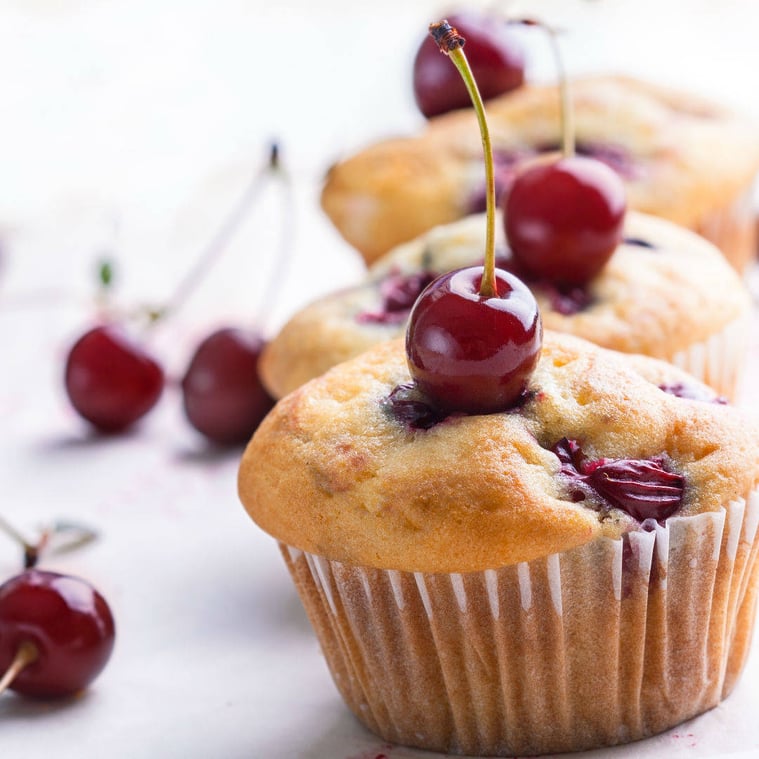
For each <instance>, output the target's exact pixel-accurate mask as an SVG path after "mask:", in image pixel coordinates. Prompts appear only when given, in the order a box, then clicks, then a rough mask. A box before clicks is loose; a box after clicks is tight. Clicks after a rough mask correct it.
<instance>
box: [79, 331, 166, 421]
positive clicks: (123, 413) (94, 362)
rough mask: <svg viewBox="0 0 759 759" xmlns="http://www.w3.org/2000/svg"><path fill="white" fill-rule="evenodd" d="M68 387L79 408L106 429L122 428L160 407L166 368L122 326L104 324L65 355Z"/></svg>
mask: <svg viewBox="0 0 759 759" xmlns="http://www.w3.org/2000/svg"><path fill="white" fill-rule="evenodd" d="M64 381H65V387H66V393H67V394H68V397H69V400H70V401H71V404H72V405H73V407H74V409H76V411H77V412H78V413H79V415H80V416H82V417H83V418H84V419H86V420H87V421H88V422H89V423H90V424H92V425H93V426H94V427H96V428H97V429H98V430H100V431H101V432H120V431H122V430H124V429H126V428H127V427H129V426H131V425H132V424H134V423H135V422H136V421H137V420H138V419H140V418H142V417H143V416H144V415H145V414H147V413H148V411H150V409H152V408H153V406H155V404H156V403H157V402H158V399H159V398H160V397H161V393H162V392H163V386H164V376H163V370H162V369H161V367H160V366H159V365H158V363H157V362H156V361H155V360H154V359H153V358H152V357H151V356H150V355H148V353H147V352H146V351H145V350H144V349H143V348H142V347H141V346H140V345H138V344H137V343H136V342H134V341H133V340H132V339H131V338H129V337H128V336H127V335H126V334H125V333H124V332H123V331H122V330H121V329H119V328H118V327H117V326H112V325H101V326H98V327H95V328H94V329H91V330H90V331H89V332H87V333H85V334H84V335H82V337H80V338H79V340H77V342H76V343H75V344H74V346H73V347H72V348H71V350H70V351H69V354H68V357H67V359H66V371H65V378H64Z"/></svg>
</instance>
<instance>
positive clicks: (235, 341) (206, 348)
mask: <svg viewBox="0 0 759 759" xmlns="http://www.w3.org/2000/svg"><path fill="white" fill-rule="evenodd" d="M263 347H264V340H263V338H262V337H261V336H260V335H257V334H256V333H254V332H246V331H244V330H241V329H233V328H225V329H220V330H218V331H216V332H214V333H212V334H211V335H209V336H208V337H207V338H206V339H205V340H203V342H201V343H200V345H199V346H198V348H197V350H196V351H195V354H194V355H193V357H192V360H191V361H190V365H189V367H188V369H187V372H186V373H185V375H184V378H183V379H182V397H183V401H184V410H185V414H186V415H187V419H188V420H189V422H190V424H192V426H193V427H195V429H196V430H198V432H200V433H202V434H203V435H205V436H206V437H207V438H208V439H209V440H211V441H212V442H214V443H218V444H220V445H234V444H238V443H244V442H246V441H247V440H248V439H249V438H250V436H251V435H252V434H253V432H254V430H255V429H256V427H258V425H259V424H260V423H261V420H262V419H263V418H264V416H266V414H267V413H268V411H269V409H271V407H272V406H273V405H274V400H273V399H272V398H271V396H270V395H269V394H268V393H267V392H266V390H264V387H263V385H262V384H261V380H260V378H259V376H258V359H259V357H260V355H261V351H262V350H263Z"/></svg>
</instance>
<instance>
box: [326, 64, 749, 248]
mask: <svg viewBox="0 0 759 759" xmlns="http://www.w3.org/2000/svg"><path fill="white" fill-rule="evenodd" d="M572 100H573V113H574V122H575V130H576V136H577V142H578V146H579V147H580V148H582V147H583V146H587V147H588V148H589V149H591V150H593V149H598V150H601V151H602V152H603V151H606V152H607V158H611V165H613V166H614V165H616V164H619V165H618V168H619V170H620V173H621V176H622V177H623V179H624V181H625V184H626V186H627V191H628V196H629V202H630V206H631V207H632V208H635V209H637V210H639V211H643V212H646V213H651V214H654V215H656V216H661V217H663V218H666V219H669V220H670V221H673V222H675V223H678V224H682V225H683V226H686V227H694V228H695V227H696V226H698V224H699V222H700V220H701V219H702V218H704V216H705V215H706V214H708V213H709V212H710V211H711V210H713V209H714V208H722V207H723V206H724V205H725V203H726V202H727V200H729V199H734V198H736V197H737V196H738V195H739V194H741V193H742V192H744V191H745V190H746V189H747V188H748V187H749V186H750V183H751V181H752V179H753V177H754V175H755V174H756V171H757V169H758V168H759V139H758V138H757V130H756V126H755V125H754V124H753V123H751V121H749V120H748V119H746V118H744V117H742V116H741V115H739V114H736V113H734V112H732V111H731V110H729V109H727V108H724V107H721V106H719V105H717V104H715V103H712V102H708V101H705V100H704V99H702V98H699V97H696V96H694V95H691V94H687V93H682V92H676V91H673V90H671V89H667V88H664V87H659V86H656V85H654V84H651V83H647V82H642V81H639V80H636V79H633V78H630V77H624V76H595V77H585V78H580V79H577V80H575V81H574V82H573V83H572ZM487 113H488V121H489V124H490V130H491V137H492V142H493V149H494V151H495V152H496V158H498V155H499V154H500V155H503V156H506V155H510V156H512V157H513V156H519V155H522V156H523V157H530V155H531V154H533V153H534V152H535V151H542V150H545V149H547V148H549V147H550V146H554V145H555V146H558V145H559V143H560V124H561V120H560V118H559V97H558V94H557V89H556V86H555V85H531V86H525V87H521V88H519V89H517V90H514V91H513V92H510V93H507V94H506V95H502V96H500V97H498V98H494V99H492V100H490V101H488V103H487ZM615 156H616V157H615ZM482 182H483V168H482V147H481V138H480V134H479V129H478V127H477V122H476V118H475V115H474V112H473V111H472V110H471V109H464V110H460V111H454V112H452V113H449V114H445V115H443V116H438V117H436V118H433V119H430V120H429V121H428V122H427V123H426V125H425V127H424V129H423V130H422V131H421V132H420V133H419V134H417V135H414V136H409V137H402V138H393V139H387V140H383V141H381V142H377V143H375V144H374V145H370V146H368V147H367V148H365V149H364V150H361V151H359V152H358V153H356V154H354V155H352V156H350V157H348V158H346V159H345V160H343V161H341V162H339V163H337V164H336V165H335V166H333V167H332V169H331V170H330V172H329V174H328V176H327V179H326V182H325V186H324V189H323V192H322V206H323V208H324V210H325V211H326V213H327V214H328V216H329V217H330V218H331V219H332V221H333V222H334V224H335V225H336V227H337V228H338V230H339V231H340V232H341V234H342V235H343V236H344V237H345V239H346V240H348V242H350V243H351V244H352V245H354V246H355V247H356V248H357V249H358V250H359V251H360V252H361V253H362V254H363V255H364V257H365V258H366V260H367V261H369V262H372V261H374V260H376V259H377V258H378V257H379V256H381V255H382V254H383V253H385V252H387V251H388V250H389V249H390V248H392V247H394V246H395V245H397V244H399V243H401V242H404V241H406V240H410V239H412V238H414V237H416V236H417V235H419V234H421V233H422V232H424V231H425V230H427V229H430V228H431V227H433V226H436V225H439V224H445V223H447V222H450V221H453V220H455V219H457V218H460V217H461V216H464V215H466V214H468V213H471V212H472V208H471V202H472V193H473V191H474V190H475V188H477V187H478V186H479V185H481V184H482Z"/></svg>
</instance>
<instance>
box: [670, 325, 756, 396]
mask: <svg viewBox="0 0 759 759" xmlns="http://www.w3.org/2000/svg"><path fill="white" fill-rule="evenodd" d="M749 324H750V315H749V314H746V315H745V316H742V317H739V318H738V319H735V320H734V321H732V322H730V323H729V324H728V325H727V326H726V327H725V328H724V329H722V330H721V331H719V332H716V333H715V334H713V335H712V336H711V337H709V338H708V339H707V340H705V341H703V342H698V343H694V344H693V345H691V346H689V347H688V348H687V349H685V350H681V351H678V352H677V353H675V354H674V356H672V357H671V358H670V359H669V361H670V363H672V364H674V365H675V366H677V367H679V368H681V369H684V370H685V371H686V372H688V373H690V374H692V375H693V376H694V377H695V378H696V379H698V380H701V382H703V383H704V384H706V385H709V386H710V387H712V388H714V390H716V391H717V393H719V394H720V395H723V396H724V397H725V398H728V399H730V400H734V399H735V397H736V395H737V392H738V389H739V387H740V384H741V380H742V377H743V371H744V368H745V363H746V354H747V352H748V344H749Z"/></svg>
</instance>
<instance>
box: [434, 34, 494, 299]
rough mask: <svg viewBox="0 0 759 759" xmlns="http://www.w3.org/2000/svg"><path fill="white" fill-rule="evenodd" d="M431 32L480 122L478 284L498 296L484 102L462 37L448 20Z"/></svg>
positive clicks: (491, 174)
mask: <svg viewBox="0 0 759 759" xmlns="http://www.w3.org/2000/svg"><path fill="white" fill-rule="evenodd" d="M430 34H431V35H432V38H433V39H434V40H435V43H436V44H437V46H438V47H439V48H440V52H441V53H445V54H446V55H447V56H448V57H449V58H450V59H451V62H452V63H453V64H454V65H455V66H456V68H457V69H458V71H459V73H460V74H461V78H462V79H463V80H464V84H465V85H466V88H467V91H468V92H469V97H471V98H472V104H473V105H474V112H475V113H476V114H477V122H478V123H479V125H480V134H481V136H482V150H483V152H484V154H485V200H486V208H487V222H486V224H487V227H486V229H487V236H486V238H485V265H484V271H483V273H482V282H481V283H480V295H481V296H482V297H483V298H493V297H496V296H497V295H498V288H497V286H496V279H495V169H494V166H493V146H492V143H491V141H490V129H489V128H488V122H487V119H486V118H485V105H484V103H483V102H482V96H481V95H480V91H479V89H478V88H477V82H476V81H475V80H474V75H473V74H472V69H471V67H470V66H469V61H468V60H467V58H466V54H465V53H464V50H463V48H464V43H465V40H464V38H463V37H462V36H461V35H460V34H459V33H458V32H457V31H456V29H455V28H454V27H452V26H451V25H450V24H449V23H448V21H446V20H443V21H440V22H438V23H437V24H430Z"/></svg>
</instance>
